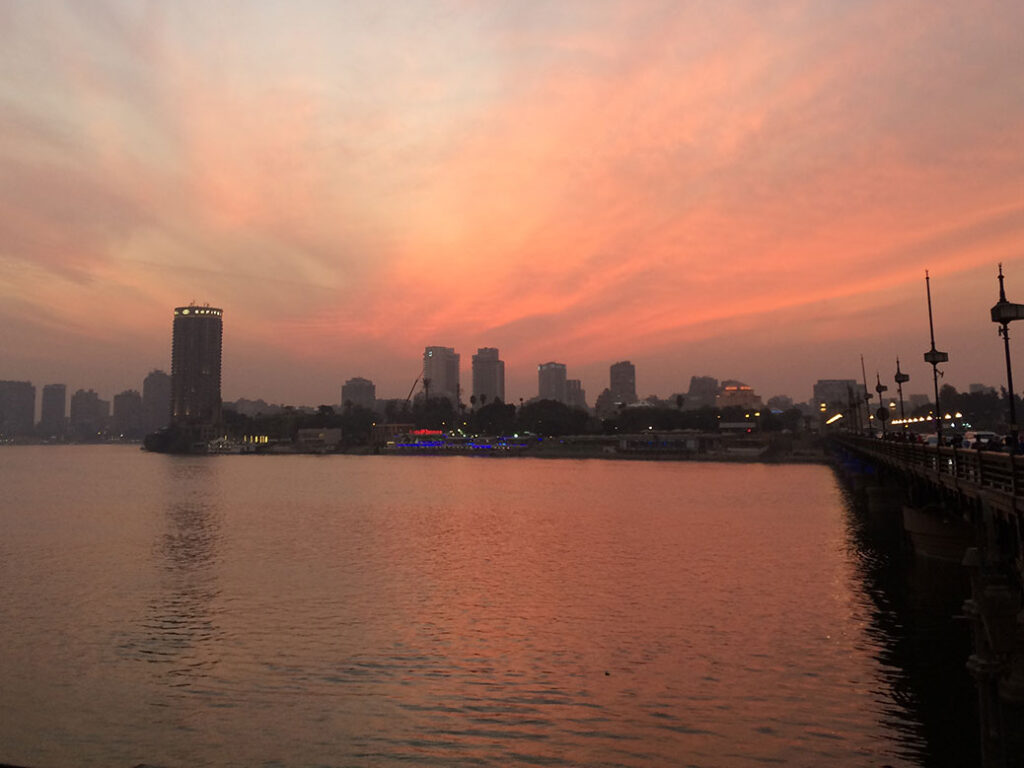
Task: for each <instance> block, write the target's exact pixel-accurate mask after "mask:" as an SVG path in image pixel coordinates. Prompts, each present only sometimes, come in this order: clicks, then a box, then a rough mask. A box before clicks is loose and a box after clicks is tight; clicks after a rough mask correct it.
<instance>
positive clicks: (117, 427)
mask: <svg viewBox="0 0 1024 768" xmlns="http://www.w3.org/2000/svg"><path fill="white" fill-rule="evenodd" d="M111 421H112V424H111V426H112V427H113V430H114V434H115V435H120V436H122V437H129V438H135V437H142V395H140V394H139V392H138V390H135V389H126V390H125V391H124V392H121V393H120V394H117V395H114V415H113V418H112V420H111Z"/></svg>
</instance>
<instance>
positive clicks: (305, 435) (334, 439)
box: [295, 379, 365, 453]
mask: <svg viewBox="0 0 1024 768" xmlns="http://www.w3.org/2000/svg"><path fill="white" fill-rule="evenodd" d="M364 381H365V379H364ZM353 405H355V403H353ZM340 442H341V430H340V429H338V428H336V427H334V428H319V427H315V428H306V429H299V430H297V431H296V433H295V450H297V451H300V452H304V453H327V452H329V451H336V450H337V449H338V444H339V443H340Z"/></svg>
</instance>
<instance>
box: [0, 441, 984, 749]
mask: <svg viewBox="0 0 1024 768" xmlns="http://www.w3.org/2000/svg"><path fill="white" fill-rule="evenodd" d="M0 488H2V499H3V504H2V507H0V530H2V534H3V535H2V538H0V620H2V622H3V627H4V634H5V638H4V649H3V654H2V661H0V691H2V692H3V695H2V697H0V762H11V763H21V764H27V765H32V766H38V768H63V767H64V766H69V767H70V766H131V765H136V764H138V763H147V764H150V765H159V766H168V767H170V766H195V765H238V766H241V765H273V766H305V765H325V766H327V765H329V766H340V765H346V766H347V765H352V766H358V765H373V766H396V765H438V766H453V765H474V766H506V765H543V766H550V765H555V766H558V765H585V766H661V765H693V766H733V765H735V766H747V765H750V766H754V765H765V764H779V765H790V766H819V765H840V766H879V765H891V766H919V765H930V764H931V765H941V764H943V762H942V761H943V755H944V754H945V755H949V754H950V753H949V751H948V750H947V749H945V747H944V746H943V745H939V748H936V743H935V739H936V738H941V737H936V736H934V735H932V734H930V732H929V731H930V730H932V731H939V732H949V731H950V730H951V729H961V730H962V731H963V732H962V733H959V734H958V735H956V736H955V737H954V738H953V739H952V741H955V742H957V743H967V744H973V741H974V734H973V733H971V732H969V730H967V729H969V723H968V722H967V721H966V719H964V720H963V721H957V720H952V721H950V722H948V723H946V724H944V725H940V726H939V727H938V728H936V727H935V721H934V719H932V720H931V721H929V717H933V716H932V715H928V714H927V713H926V712H924V711H923V708H925V709H926V708H927V705H928V702H922V701H920V698H921V696H920V693H919V691H921V690H922V689H921V686H920V685H917V684H916V683H915V682H914V676H915V675H916V674H918V673H916V672H914V671H913V665H914V663H915V662H914V659H915V658H916V654H915V653H914V652H913V651H912V650H909V651H908V647H909V646H907V643H908V642H911V643H912V642H913V640H912V638H911V639H910V640H908V637H910V636H911V635H913V634H914V632H915V631H916V629H915V628H916V627H919V626H920V624H921V622H922V621H924V622H926V623H927V622H928V621H935V622H939V623H940V624H942V623H943V622H946V621H947V617H948V606H946V605H944V604H943V605H937V606H936V605H933V606H931V607H929V605H928V602H929V599H925V600H924V601H923V603H924V607H923V608H922V607H920V606H921V605H922V601H921V600H916V602H914V603H913V605H912V606H909V605H906V604H902V602H903V598H902V597H900V595H904V596H905V595H906V594H907V590H903V591H899V590H897V591H896V592H893V590H892V588H891V587H890V586H888V584H889V583H890V582H891V581H892V579H891V578H890V577H889V576H886V575H885V574H886V573H887V571H886V567H885V566H884V564H883V565H879V557H881V556H880V555H878V553H873V552H872V551H871V550H870V547H869V546H867V545H865V543H864V541H863V540H862V539H860V538H859V534H858V529H857V527H856V526H855V525H854V524H853V522H852V517H851V511H850V507H849V505H848V503H847V501H846V499H845V497H844V496H843V494H842V492H841V490H840V488H839V487H838V485H837V482H836V480H835V478H834V476H833V474H832V472H831V470H830V469H828V468H827V467H822V466H767V465H758V464H750V465H734V464H713V463H707V464H703V463H689V462H680V463H649V462H614V461H601V460H579V461H576V460H537V459H506V460H502V459H481V458H471V457H445V458H433V457H354V456H353V457H348V456H333V457H308V456H293V457H288V456H275V457H253V456H241V457H171V456H161V455H152V454H146V453H143V452H140V451H138V450H135V449H133V448H127V447H116V446H94V447H85V446H69V447H49V446H41V447H19V448H8V449H4V450H2V451H0ZM883 559H884V558H883ZM894 595H896V596H895V597H894ZM915 611H917V614H915V613H914V612H915ZM915 615H916V616H917V618H914V617H915ZM908 617H909V618H908ZM922 617H923V618H922ZM907 621H910V630H913V631H908V629H907ZM943 626H945V624H943ZM929 631H930V630H929ZM943 631H944V630H943ZM908 654H909V655H908ZM942 674H946V672H945V671H943V672H942ZM950 674H951V675H953V676H957V675H960V674H961V670H960V669H959V668H955V669H954V670H953V672H951V673H950ZM921 679H924V680H928V679H930V678H929V676H928V674H927V672H925V673H923V676H922V678H921ZM942 685H943V684H942V683H941V682H940V684H939V689H938V690H939V694H938V695H943V690H945V689H943V688H942ZM941 708H942V709H944V710H945V711H946V712H947V713H948V714H947V717H953V716H954V715H953V714H952V713H949V709H950V708H949V706H948V701H947V702H944V703H943V704H942V705H941ZM940 717H941V715H940ZM954 733H956V732H955V731H954ZM949 759H953V758H952V757H950V758H949ZM950 764H953V763H950Z"/></svg>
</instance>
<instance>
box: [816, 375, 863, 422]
mask: <svg viewBox="0 0 1024 768" xmlns="http://www.w3.org/2000/svg"><path fill="white" fill-rule="evenodd" d="M851 399H852V401H853V403H854V404H855V405H856V406H857V407H858V408H859V407H860V405H861V404H862V403H863V402H864V385H863V384H860V383H858V382H857V380H856V379H818V381H817V382H815V384H814V390H813V394H812V395H811V406H812V407H813V408H814V409H815V410H817V411H818V412H819V413H827V414H829V416H833V415H835V414H837V413H844V412H846V411H848V410H849V408H850V402H851Z"/></svg>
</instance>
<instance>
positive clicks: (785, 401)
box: [766, 395, 793, 411]
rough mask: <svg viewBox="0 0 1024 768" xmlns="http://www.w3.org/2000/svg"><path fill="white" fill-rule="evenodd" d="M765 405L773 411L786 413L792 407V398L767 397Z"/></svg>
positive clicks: (786, 396) (787, 396)
mask: <svg viewBox="0 0 1024 768" xmlns="http://www.w3.org/2000/svg"><path fill="white" fill-rule="evenodd" d="M766 405H767V406H768V407H769V408H770V409H771V410H773V411H788V410H789V409H790V408H792V407H793V398H791V397H790V396H789V395H775V396H774V397H769V398H768V402H767V403H766Z"/></svg>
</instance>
